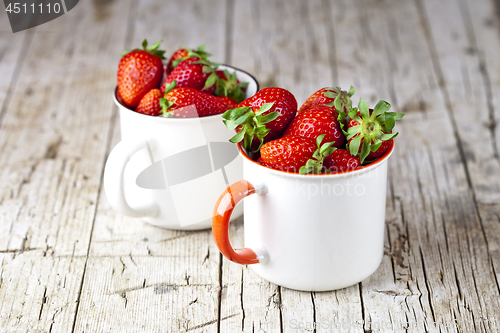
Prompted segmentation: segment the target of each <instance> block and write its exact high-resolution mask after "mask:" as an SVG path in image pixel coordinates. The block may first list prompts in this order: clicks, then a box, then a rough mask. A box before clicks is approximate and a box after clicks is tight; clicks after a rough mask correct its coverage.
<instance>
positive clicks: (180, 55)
mask: <svg viewBox="0 0 500 333" xmlns="http://www.w3.org/2000/svg"><path fill="white" fill-rule="evenodd" d="M188 54H189V50H188V49H178V50H177V51H175V52H174V53H173V54H172V56H171V57H170V60H169V61H168V63H167V66H166V67H165V73H166V74H167V75H168V74H170V72H171V71H172V69H174V67H175V66H173V62H174V61H176V60H178V59H182V60H186V59H187V57H188ZM182 60H181V61H182Z"/></svg>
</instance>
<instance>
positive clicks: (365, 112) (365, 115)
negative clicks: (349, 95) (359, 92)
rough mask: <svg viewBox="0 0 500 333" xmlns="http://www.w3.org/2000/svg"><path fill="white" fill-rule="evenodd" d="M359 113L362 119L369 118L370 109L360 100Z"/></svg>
mask: <svg viewBox="0 0 500 333" xmlns="http://www.w3.org/2000/svg"><path fill="white" fill-rule="evenodd" d="M359 112H360V113H361V118H362V119H368V118H369V117H370V107H369V106H368V103H366V102H365V101H363V100H362V99H361V98H360V99H359Z"/></svg>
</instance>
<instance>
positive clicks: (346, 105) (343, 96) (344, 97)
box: [324, 86, 356, 135]
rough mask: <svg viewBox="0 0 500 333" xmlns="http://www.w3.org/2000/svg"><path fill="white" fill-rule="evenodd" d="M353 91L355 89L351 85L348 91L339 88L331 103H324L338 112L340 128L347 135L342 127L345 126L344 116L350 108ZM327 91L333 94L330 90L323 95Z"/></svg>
mask: <svg viewBox="0 0 500 333" xmlns="http://www.w3.org/2000/svg"><path fill="white" fill-rule="evenodd" d="M337 89H339V90H340V88H337ZM355 92H356V90H354V87H353V86H351V88H350V89H349V92H348V93H346V92H345V91H342V90H340V92H339V93H338V94H337V96H335V99H334V100H333V102H332V103H328V104H325V105H326V106H330V107H331V106H333V107H335V109H336V110H337V113H338V116H337V120H338V122H339V124H340V129H341V130H342V132H343V133H344V135H347V132H346V130H345V129H344V127H345V126H346V116H347V114H348V113H349V112H350V111H351V109H352V101H351V97H352V95H354V93H355ZM329 93H331V94H332V95H333V93H332V92H326V93H325V94H324V95H325V96H326V95H327V94H329ZM326 97H329V96H326ZM331 104H333V105H331Z"/></svg>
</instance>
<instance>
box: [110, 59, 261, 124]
mask: <svg viewBox="0 0 500 333" xmlns="http://www.w3.org/2000/svg"><path fill="white" fill-rule="evenodd" d="M220 66H223V67H227V68H231V69H234V70H235V71H239V72H242V73H243V74H246V75H248V76H250V77H251V78H252V80H253V81H254V82H255V85H256V86H257V89H256V91H255V93H257V92H258V91H259V90H260V85H259V81H257V79H256V78H255V77H254V76H253V75H252V74H250V73H248V72H247V71H244V70H242V69H239V68H237V67H234V66H230V65H225V64H221V65H220ZM117 96H118V86H115V89H114V92H113V101H114V102H115V104H116V105H117V106H118V107H120V108H123V109H125V110H127V111H131V112H134V113H136V114H138V115H140V116H145V117H151V118H156V119H165V120H161V121H172V120H173V121H184V122H185V121H193V119H200V118H214V117H217V116H220V115H221V114H222V113H217V114H212V115H210V116H205V117H191V118H174V117H171V118H167V117H160V116H152V115H149V114H144V113H140V112H136V111H135V110H133V109H131V108H130V107H128V106H127V105H125V104H123V103H122V102H120V101H119V100H118V97H117ZM250 97H251V96H250ZM174 119H175V120H174Z"/></svg>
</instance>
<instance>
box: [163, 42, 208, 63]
mask: <svg viewBox="0 0 500 333" xmlns="http://www.w3.org/2000/svg"><path fill="white" fill-rule="evenodd" d="M181 49H184V50H186V51H187V56H185V57H182V58H179V59H176V60H174V61H173V62H172V67H175V66H177V65H178V64H179V63H180V62H182V61H184V60H186V59H188V58H193V57H198V58H200V59H202V60H208V58H209V57H211V56H212V54H211V53H208V52H207V51H205V44H203V45H200V46H198V48H197V49H196V50H193V49H190V48H188V47H182V48H181Z"/></svg>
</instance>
